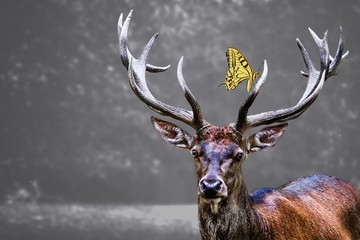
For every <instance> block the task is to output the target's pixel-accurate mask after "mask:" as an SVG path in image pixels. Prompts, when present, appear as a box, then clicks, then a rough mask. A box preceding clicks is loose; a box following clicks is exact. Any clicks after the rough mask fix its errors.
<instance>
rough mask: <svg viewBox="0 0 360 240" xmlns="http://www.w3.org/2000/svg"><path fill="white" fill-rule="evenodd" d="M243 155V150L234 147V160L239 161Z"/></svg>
mask: <svg viewBox="0 0 360 240" xmlns="http://www.w3.org/2000/svg"><path fill="white" fill-rule="evenodd" d="M243 157H244V152H243V151H242V150H241V149H240V148H238V149H236V150H235V152H234V158H235V160H237V161H241V160H242V159H243Z"/></svg>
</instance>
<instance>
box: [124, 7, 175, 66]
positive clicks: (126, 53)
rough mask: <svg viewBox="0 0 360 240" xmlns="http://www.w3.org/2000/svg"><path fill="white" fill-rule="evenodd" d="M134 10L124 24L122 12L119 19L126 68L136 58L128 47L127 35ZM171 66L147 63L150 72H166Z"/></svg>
mask: <svg viewBox="0 0 360 240" xmlns="http://www.w3.org/2000/svg"><path fill="white" fill-rule="evenodd" d="M132 13H133V10H131V11H130V12H129V14H128V16H127V17H126V19H125V22H124V24H123V23H122V20H123V14H122V13H121V14H120V17H119V21H118V37H119V51H120V56H121V60H122V62H123V64H124V66H125V67H126V69H128V68H129V62H130V59H132V58H134V57H133V56H132V54H131V53H130V51H129V48H128V47H127V35H128V29H129V24H130V21H131V17H132ZM169 67H170V65H167V66H165V67H160V66H154V65H151V64H146V70H147V71H148V72H164V71H165V70H167V69H168V68H169Z"/></svg>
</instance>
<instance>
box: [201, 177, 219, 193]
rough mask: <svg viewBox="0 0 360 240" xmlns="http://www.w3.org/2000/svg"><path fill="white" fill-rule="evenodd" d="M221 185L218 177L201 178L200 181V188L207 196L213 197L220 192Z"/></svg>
mask: <svg viewBox="0 0 360 240" xmlns="http://www.w3.org/2000/svg"><path fill="white" fill-rule="evenodd" d="M221 185H222V183H221V181H220V180H218V179H203V180H202V181H201V182H200V190H201V192H202V193H203V194H205V195H206V196H207V197H215V196H216V195H217V194H218V193H219V192H220V190H221Z"/></svg>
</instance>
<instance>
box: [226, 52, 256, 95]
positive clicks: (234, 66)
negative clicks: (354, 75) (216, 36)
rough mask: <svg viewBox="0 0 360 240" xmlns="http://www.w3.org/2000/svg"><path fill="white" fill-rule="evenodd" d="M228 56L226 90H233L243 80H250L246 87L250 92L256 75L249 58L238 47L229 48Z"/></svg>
mask: <svg viewBox="0 0 360 240" xmlns="http://www.w3.org/2000/svg"><path fill="white" fill-rule="evenodd" d="M226 58H227V61H228V71H227V73H226V77H225V81H224V83H223V84H225V86H226V90H233V89H235V88H236V87H237V86H238V85H239V84H240V83H241V82H242V81H245V80H248V83H247V87H246V89H247V91H248V92H249V91H250V88H251V84H252V81H253V80H254V79H255V75H254V74H253V70H252V68H251V66H250V64H249V63H248V61H247V59H246V58H245V57H244V55H242V54H241V53H240V52H239V51H238V50H237V49H236V48H228V49H227V52H226Z"/></svg>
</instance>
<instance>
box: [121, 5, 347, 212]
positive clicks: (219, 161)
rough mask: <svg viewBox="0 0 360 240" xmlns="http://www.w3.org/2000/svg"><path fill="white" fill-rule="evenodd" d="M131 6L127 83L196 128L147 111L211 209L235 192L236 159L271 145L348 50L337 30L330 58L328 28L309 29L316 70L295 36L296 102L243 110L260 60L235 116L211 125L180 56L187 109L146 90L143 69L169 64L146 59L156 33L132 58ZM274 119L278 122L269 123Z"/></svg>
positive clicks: (248, 104)
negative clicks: (181, 154) (186, 157)
mask: <svg viewBox="0 0 360 240" xmlns="http://www.w3.org/2000/svg"><path fill="white" fill-rule="evenodd" d="M131 16H132V11H131V12H130V13H129V15H128V16H127V18H126V20H125V22H124V23H122V15H121V16H120V18H119V22H118V33H119V42H120V54H121V59H122V62H123V64H124V66H125V67H126V68H127V69H128V78H129V83H130V86H131V88H132V90H133V91H134V93H135V94H136V96H137V97H138V98H139V99H140V100H142V101H143V102H144V103H145V104H146V105H147V106H149V107H150V108H151V109H152V110H154V111H155V112H157V113H159V114H162V115H165V116H168V117H172V118H174V119H177V120H179V121H181V122H183V123H185V124H187V125H189V126H191V127H192V128H194V129H195V131H196V133H195V135H191V134H189V133H188V132H186V131H184V130H183V129H181V128H180V127H179V126H177V125H175V124H173V123H170V122H167V121H163V120H160V119H157V118H154V117H152V118H151V121H152V123H153V125H154V127H155V129H156V130H157V132H158V133H159V134H160V136H161V138H162V139H163V140H165V141H166V142H168V143H171V144H172V145H175V146H176V147H179V148H183V149H187V150H188V151H189V152H190V154H191V155H192V157H193V158H194V162H195V167H196V172H197V179H198V195H199V201H200V203H202V204H209V205H210V207H211V212H212V213H213V214H216V213H217V212H218V206H219V203H220V202H221V201H222V200H224V199H232V198H236V197H237V196H235V195H236V194H238V192H239V191H238V190H235V189H238V187H239V185H240V184H241V182H242V175H241V165H242V163H243V162H244V161H245V159H247V157H248V156H249V154H250V153H253V152H258V151H263V150H266V149H269V148H271V147H273V146H274V145H275V144H276V143H277V141H278V140H279V139H280V137H281V136H282V134H283V133H284V131H285V130H286V128H287V121H289V120H291V119H295V118H297V117H299V116H300V115H301V114H302V113H303V112H304V111H305V110H306V109H307V108H308V107H309V106H310V105H311V104H312V103H313V102H314V101H315V99H316V98H317V96H318V95H319V93H320V90H321V88H322V87H323V84H324V82H325V80H326V79H327V78H329V77H330V76H332V75H335V74H336V68H337V67H338V65H339V64H340V62H341V60H342V59H343V58H344V57H345V56H346V55H347V54H348V52H346V53H345V54H343V35H342V33H341V35H340V40H339V46H338V50H337V52H336V55H335V57H334V58H332V57H331V56H330V55H329V49H328V44H327V36H326V35H327V33H325V36H324V38H323V39H320V38H319V37H318V36H317V35H316V34H315V33H314V32H313V31H312V30H311V29H309V30H310V33H311V35H312V37H313V38H314V40H315V42H316V44H317V45H318V47H319V49H320V70H316V69H315V68H314V65H313V63H312V61H311V60H310V58H309V55H308V53H307V51H306V49H305V48H304V47H303V45H302V44H301V42H300V41H299V40H298V39H297V44H298V46H299V48H300V51H301V53H302V56H303V59H304V62H305V66H306V68H307V70H308V73H303V72H302V74H303V75H304V76H306V77H307V78H308V82H307V87H306V89H305V91H304V94H303V96H302V97H301V99H300V100H299V101H298V103H297V104H296V105H294V106H292V107H289V108H285V109H280V110H276V111H268V112H263V113H259V114H255V115H248V110H249V108H250V107H251V105H252V103H253V102H254V100H255V98H256V96H257V95H258V93H259V91H260V88H261V86H262V85H263V84H264V82H265V80H266V77H267V73H268V67H267V62H266V60H264V67H263V71H262V75H261V76H260V78H259V80H258V81H257V83H256V85H255V86H254V88H253V89H252V90H251V92H250V93H249V95H248V97H247V99H246V100H245V102H244V103H243V104H242V105H241V106H240V109H239V112H238V116H237V120H236V122H234V123H231V124H229V125H226V126H223V127H217V126H214V125H212V124H210V123H208V122H207V121H205V120H204V118H203V116H202V113H201V109H200V106H199V104H198V102H197V100H196V99H195V97H194V95H193V94H192V92H191V91H190V89H189V88H188V86H187V85H186V83H185V80H184V77H183V74H182V63H183V58H181V59H180V61H179V64H178V68H177V78H178V82H179V84H180V86H181V88H182V90H183V92H184V95H185V98H186V99H187V101H188V102H189V104H190V106H191V109H192V110H186V109H182V108H177V107H174V106H171V105H168V104H166V103H163V102H161V101H159V100H158V99H156V98H155V97H154V96H153V95H152V93H151V92H150V91H149V89H148V87H147V83H146V78H145V72H146V71H150V72H161V71H165V70H166V69H167V68H168V67H169V66H166V67H159V66H153V65H150V64H147V63H146V60H147V56H148V53H149V51H150V49H151V47H152V46H153V44H154V41H155V38H156V37H157V35H158V34H155V35H154V36H153V37H152V38H151V39H150V41H149V42H148V44H147V45H146V47H145V49H144V51H143V53H142V54H141V56H140V57H139V58H138V59H136V58H134V57H133V56H132V55H131V53H130V51H129V49H128V47H127V33H128V27H129V23H130V19H131ZM271 124H277V125H271ZM261 125H271V126H268V127H265V128H263V129H261V130H260V131H258V132H256V133H255V134H253V135H251V136H249V137H246V136H245V134H244V133H245V132H246V131H247V130H249V129H252V128H254V127H258V126H261Z"/></svg>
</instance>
